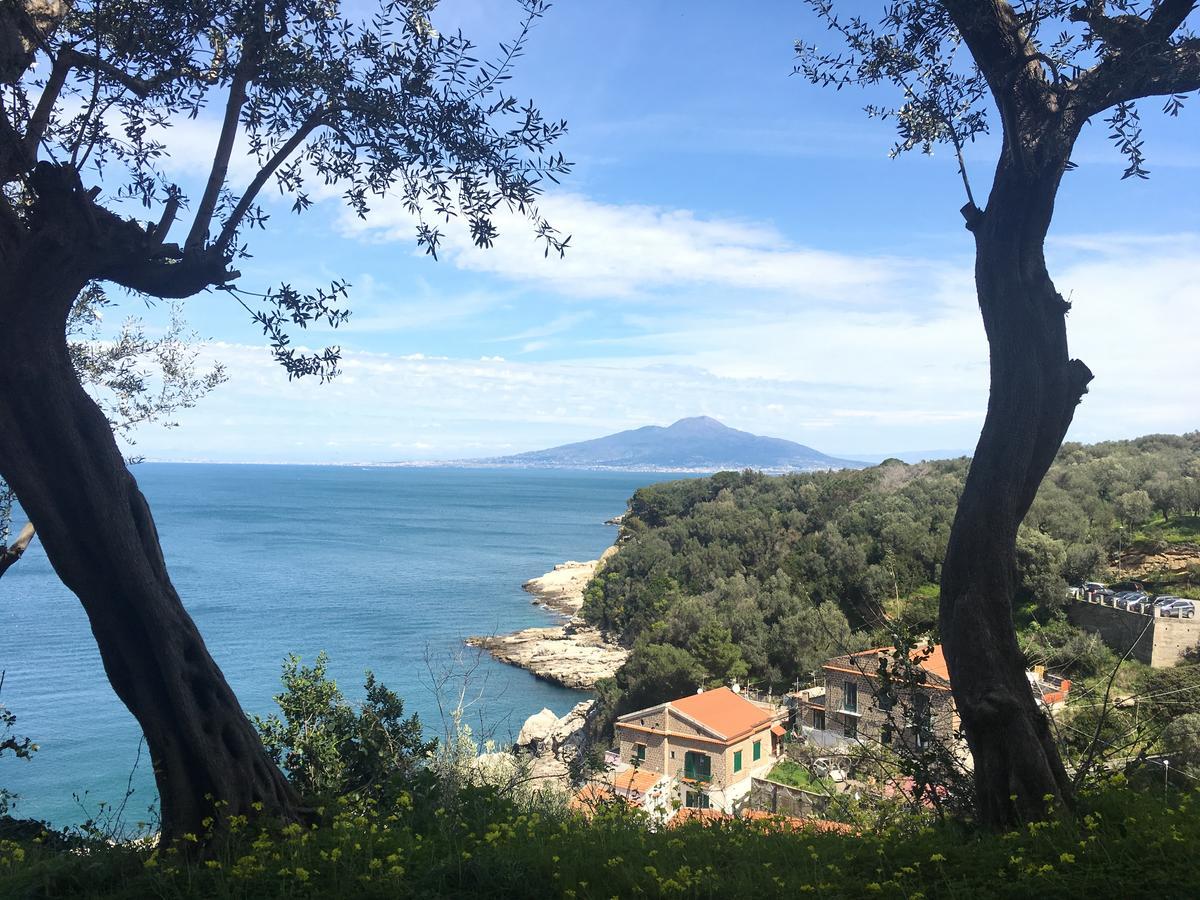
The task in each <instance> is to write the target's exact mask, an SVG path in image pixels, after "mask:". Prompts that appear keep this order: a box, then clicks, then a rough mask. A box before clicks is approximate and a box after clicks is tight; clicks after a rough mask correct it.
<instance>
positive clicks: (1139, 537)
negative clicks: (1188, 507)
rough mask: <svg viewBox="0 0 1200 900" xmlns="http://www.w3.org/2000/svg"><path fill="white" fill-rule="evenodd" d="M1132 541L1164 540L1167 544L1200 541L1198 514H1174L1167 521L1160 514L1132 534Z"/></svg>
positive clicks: (1195, 542)
mask: <svg viewBox="0 0 1200 900" xmlns="http://www.w3.org/2000/svg"><path fill="white" fill-rule="evenodd" d="M1133 539H1134V541H1166V542H1167V543H1168V544H1197V543H1200V516H1175V517H1174V518H1173V519H1171V520H1170V521H1167V520H1166V519H1164V518H1163V517H1162V516H1160V515H1156V516H1155V517H1154V518H1153V519H1151V520H1150V521H1149V522H1147V523H1146V524H1145V525H1143V526H1142V527H1141V528H1139V529H1138V530H1137V532H1135V533H1134V535H1133Z"/></svg>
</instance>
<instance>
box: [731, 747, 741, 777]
mask: <svg viewBox="0 0 1200 900" xmlns="http://www.w3.org/2000/svg"><path fill="white" fill-rule="evenodd" d="M733 771H735V772H740V771H742V751H741V750H738V751H737V752H736V753H734V754H733Z"/></svg>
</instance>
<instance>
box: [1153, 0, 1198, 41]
mask: <svg viewBox="0 0 1200 900" xmlns="http://www.w3.org/2000/svg"><path fill="white" fill-rule="evenodd" d="M1195 8H1196V0H1162V2H1161V3H1159V4H1158V6H1157V7H1156V8H1155V10H1154V12H1152V13H1151V14H1150V18H1149V19H1147V20H1146V37H1148V38H1149V39H1150V40H1152V41H1166V40H1169V39H1170V37H1171V35H1173V34H1174V33H1175V32H1176V31H1178V30H1179V28H1180V27H1181V26H1182V25H1183V23H1184V21H1185V20H1186V19H1187V17H1188V16H1190V15H1191V14H1192V11H1193V10H1195Z"/></svg>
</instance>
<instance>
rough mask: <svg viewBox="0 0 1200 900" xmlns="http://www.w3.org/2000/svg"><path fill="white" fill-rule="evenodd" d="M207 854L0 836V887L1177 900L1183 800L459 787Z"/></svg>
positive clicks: (243, 836)
mask: <svg viewBox="0 0 1200 900" xmlns="http://www.w3.org/2000/svg"><path fill="white" fill-rule="evenodd" d="M234 825H235V826H236V827H234V829H233V831H232V833H231V836H230V840H229V841H228V843H227V844H225V845H224V846H223V847H221V848H220V850H219V851H218V852H217V853H215V854H214V855H213V856H212V857H211V858H208V859H206V860H200V859H190V858H188V856H187V855H186V854H185V853H182V852H178V851H171V850H168V851H161V852H159V851H152V850H149V849H139V848H135V847H130V846H108V845H103V844H93V845H92V846H90V847H86V848H82V849H77V850H76V851H74V852H62V851H55V850H51V849H49V848H48V847H44V846H41V845H38V844H36V843H30V842H25V843H16V842H0V896H3V897H30V898H33V897H78V898H93V900H115V898H141V897H156V898H193V897H205V898H207V897H215V898H228V900H242V898H246V900H249V898H265V900H269V898H283V897H288V898H298V897H305V898H308V897H313V898H316V897H321V898H324V897H338V898H341V897H389V898H390V897H479V896H487V897H499V898H507V897H567V898H579V897H638V896H646V897H749V896H759V897H776V896H787V897H795V896H820V897H827V898H849V897H856V898H857V897H887V898H907V900H916V898H926V900H932V898H943V897H944V898H953V897H960V898H961V897H969V898H972V900H977V898H992V897H1007V898H1027V897H1038V898H1039V900H1057V898H1063V900H1066V898H1078V897H1155V898H1181V897H1188V896H1192V894H1191V893H1190V890H1191V889H1190V888H1188V885H1192V886H1193V887H1194V886H1195V885H1196V884H1200V854H1197V853H1196V852H1195V848H1196V847H1197V846H1198V845H1200V797H1197V796H1195V795H1184V796H1182V797H1176V798H1175V800H1174V801H1173V803H1172V804H1171V805H1170V806H1164V804H1163V801H1162V800H1161V798H1159V797H1158V796H1156V795H1151V794H1149V793H1146V792H1139V791H1133V790H1130V789H1128V788H1127V787H1116V788H1111V789H1108V790H1106V791H1105V792H1104V793H1101V794H1096V795H1092V796H1087V797H1084V798H1081V810H1080V817H1079V819H1078V820H1069V821H1061V820H1055V821H1050V822H1034V823H1031V824H1029V825H1028V826H1026V827H1024V828H1021V829H1019V830H1016V831H1013V832H1011V833H1008V834H990V833H976V832H972V831H970V830H968V829H966V828H964V827H961V826H958V825H953V824H936V823H933V822H930V821H928V820H921V819H915V818H912V817H910V816H908V815H900V814H897V815H895V816H893V817H892V818H891V819H890V821H889V822H888V823H886V824H881V825H880V826H879V827H877V828H874V829H867V830H864V831H863V832H862V833H860V834H857V835H838V834H823V833H817V832H814V831H810V830H803V829H801V830H792V829H788V828H786V827H785V826H780V825H771V824H762V823H758V822H747V821H734V822H726V823H720V824H716V825H707V826H705V825H699V824H689V825H686V826H684V827H680V828H674V829H672V828H667V829H663V830H660V831H657V832H652V831H650V830H648V829H647V828H646V825H645V822H644V820H643V819H641V818H640V817H639V816H638V815H637V814H636V813H631V812H627V811H624V810H622V809H621V808H620V807H619V806H618V807H613V808H610V809H603V810H601V811H600V812H599V813H598V814H597V815H596V816H595V817H594V818H593V819H592V820H591V821H585V820H584V819H582V818H580V817H578V816H576V815H574V814H572V813H569V812H566V811H565V810H562V809H561V807H559V808H546V809H544V810H539V809H531V808H529V807H520V806H517V805H515V804H512V803H508V802H505V801H503V800H501V799H498V798H495V797H494V796H487V795H484V794H476V795H473V796H468V797H466V798H464V799H462V800H460V801H459V802H456V803H455V804H454V805H453V806H452V807H446V806H443V807H437V808H435V809H426V808H424V807H423V805H422V804H417V803H412V802H408V803H405V802H403V798H402V802H401V804H400V805H398V806H397V807H396V808H394V809H390V810H380V809H377V808H374V807H371V806H369V805H368V806H365V807H362V808H359V807H356V806H355V805H353V804H347V805H344V806H342V807H341V808H340V809H339V811H338V812H337V813H336V814H335V815H332V816H330V817H329V818H328V820H327V821H326V822H325V823H324V824H322V825H320V826H315V827H307V828H303V827H300V826H289V827H287V828H283V829H275V830H263V829H260V828H258V827H255V826H251V825H249V824H247V823H245V822H237V823H234Z"/></svg>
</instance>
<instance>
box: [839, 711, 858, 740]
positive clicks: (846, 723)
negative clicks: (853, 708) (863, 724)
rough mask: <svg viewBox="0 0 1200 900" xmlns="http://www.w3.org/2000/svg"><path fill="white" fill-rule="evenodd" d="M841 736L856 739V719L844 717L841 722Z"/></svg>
mask: <svg viewBox="0 0 1200 900" xmlns="http://www.w3.org/2000/svg"><path fill="white" fill-rule="evenodd" d="M842 734H843V735H844V736H845V737H848V738H856V737H858V719H856V718H854V717H853V716H844V717H843V722H842Z"/></svg>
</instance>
